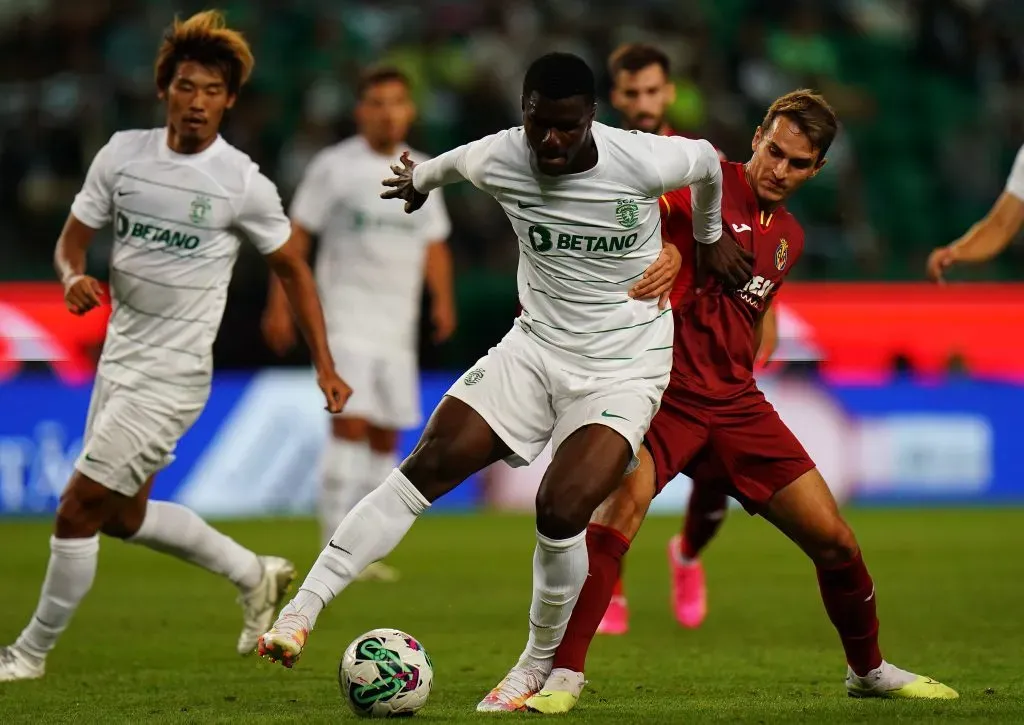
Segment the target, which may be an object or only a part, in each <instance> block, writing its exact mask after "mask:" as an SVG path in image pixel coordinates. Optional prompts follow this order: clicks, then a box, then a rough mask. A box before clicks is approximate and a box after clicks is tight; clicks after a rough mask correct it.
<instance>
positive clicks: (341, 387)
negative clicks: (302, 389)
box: [316, 370, 352, 414]
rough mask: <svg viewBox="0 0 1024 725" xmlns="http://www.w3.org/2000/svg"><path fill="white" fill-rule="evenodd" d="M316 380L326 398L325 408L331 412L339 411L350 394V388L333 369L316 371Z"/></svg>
mask: <svg viewBox="0 0 1024 725" xmlns="http://www.w3.org/2000/svg"><path fill="white" fill-rule="evenodd" d="M316 382H317V384H318V385H319V386H320V390H322V391H323V392H324V398H325V399H326V400H327V405H326V407H325V410H326V411H327V412H328V413H331V414H336V413H340V412H341V411H342V410H343V409H344V408H345V403H347V402H348V399H349V396H351V395H352V388H350V387H349V386H348V383H346V382H345V381H344V380H342V379H341V376H339V375H338V373H336V372H334V371H333V370H330V371H328V372H325V373H318V374H317V376H316Z"/></svg>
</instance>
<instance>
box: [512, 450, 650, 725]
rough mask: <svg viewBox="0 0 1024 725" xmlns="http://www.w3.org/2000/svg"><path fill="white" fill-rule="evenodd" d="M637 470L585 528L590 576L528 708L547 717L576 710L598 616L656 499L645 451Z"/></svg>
mask: <svg viewBox="0 0 1024 725" xmlns="http://www.w3.org/2000/svg"><path fill="white" fill-rule="evenodd" d="M637 458H638V459H639V465H638V466H637V468H636V469H635V470H634V471H633V472H632V473H630V474H629V475H628V476H626V478H625V479H624V480H623V482H622V484H621V485H620V486H619V487H618V488H617V489H615V491H613V492H612V494H611V495H610V496H608V498H607V499H605V501H604V502H603V503H602V504H601V505H600V506H599V507H598V509H597V511H595V512H594V515H593V517H592V518H591V523H590V525H589V526H588V527H587V552H588V555H589V562H590V564H589V576H588V577H587V580H586V583H585V584H584V585H583V589H582V591H581V592H580V596H579V599H578V600H577V601H576V606H575V607H574V608H573V611H572V616H571V617H570V618H569V624H568V626H567V627H566V630H565V636H564V637H563V638H562V641H561V643H560V644H559V645H558V649H557V650H556V652H555V658H554V661H553V663H552V665H553V667H552V670H551V674H550V675H549V676H548V678H547V680H546V681H545V682H544V686H543V687H542V688H541V690H540V692H538V693H537V694H536V695H534V696H532V697H530V698H529V699H527V700H526V703H525V704H526V707H527V708H528V709H530V710H533V711H536V712H542V713H546V714H557V713H564V712H568V711H569V710H571V709H572V708H573V707H575V706H576V703H577V702H578V701H579V698H580V693H581V692H582V691H583V685H584V684H585V680H584V676H583V673H584V667H585V665H586V658H587V651H588V650H589V649H590V644H591V642H592V641H593V639H594V635H595V634H596V632H597V628H598V626H599V623H600V621H602V613H604V616H605V617H607V607H609V606H610V603H611V602H612V601H613V600H614V591H615V582H616V581H617V580H618V578H619V575H620V573H621V562H622V557H623V556H625V554H626V552H627V551H628V550H629V545H630V543H631V542H632V541H633V539H634V538H635V537H636V534H637V532H638V531H639V530H640V525H641V524H642V523H643V520H644V517H645V516H646V515H647V510H648V509H649V508H650V505H651V501H652V500H653V499H654V491H655V470H654V461H653V459H652V458H651V454H650V452H649V451H648V450H647V448H646V447H645V446H642V447H641V448H640V450H639V451H637Z"/></svg>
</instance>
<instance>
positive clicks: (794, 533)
mask: <svg viewBox="0 0 1024 725" xmlns="http://www.w3.org/2000/svg"><path fill="white" fill-rule="evenodd" d="M762 515H763V516H764V517H765V518H766V519H767V520H768V521H770V522H771V523H772V524H774V525H775V526H776V527H777V528H778V529H779V530H780V531H782V532H783V533H784V534H786V536H788V537H789V538H790V539H792V540H793V541H794V542H795V543H796V544H797V545H798V546H799V547H800V548H801V549H803V551H804V552H805V553H806V554H807V555H808V556H809V557H810V558H811V560H812V561H814V564H815V566H816V567H817V571H818V585H819V588H820V590H821V597H822V601H823V602H824V604H825V610H826V612H827V613H828V616H829V619H830V620H831V621H832V624H833V626H835V628H836V631H837V632H838V633H839V638H840V640H841V641H842V643H843V649H844V650H845V652H846V659H847V664H848V667H847V677H846V687H847V692H848V693H849V694H850V695H851V696H852V697H890V698H926V699H951V698H955V697H957V696H958V695H957V693H956V691H955V690H953V689H951V688H949V687H947V686H946V685H943V684H942V683H940V682H936V681H935V680H933V679H931V678H930V677H925V676H922V675H917V674H914V673H912V672H907V671H905V670H901V669H900V668H898V667H895V666H894V665H892V664H890V663H888V662H886V661H885V660H884V659H883V658H882V653H881V650H880V649H879V646H878V617H877V615H876V597H875V586H874V583H873V582H872V580H871V576H870V574H868V570H867V567H866V566H865V565H864V559H863V558H862V556H861V552H860V548H859V547H858V545H857V540H856V538H855V537H854V535H853V531H852V530H851V529H850V527H849V525H848V524H847V523H846V521H844V520H843V518H842V516H841V515H840V513H839V507H838V506H837V505H836V502H835V499H834V498H833V496H832V492H831V491H830V490H829V488H828V485H827V484H826V483H825V480H824V479H823V478H822V477H821V474H820V473H819V472H818V470H817V469H813V470H810V471H808V472H807V473H805V474H803V475H802V476H800V477H799V478H797V479H796V480H795V481H794V482H793V483H791V484H789V485H788V486H786V487H785V488H783V489H782V490H780V491H778V492H777V493H776V494H775V495H774V496H773V497H772V498H771V499H770V500H769V501H768V503H767V505H766V506H765V507H764V509H763V510H762Z"/></svg>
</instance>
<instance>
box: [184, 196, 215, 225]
mask: <svg viewBox="0 0 1024 725" xmlns="http://www.w3.org/2000/svg"><path fill="white" fill-rule="evenodd" d="M211 208H212V207H211V206H210V197H208V196H197V197H196V198H195V199H194V200H193V201H192V206H191V209H190V211H189V213H188V218H189V219H191V220H192V223H193V224H202V223H203V222H205V221H206V215H207V214H209V213H210V209H211Z"/></svg>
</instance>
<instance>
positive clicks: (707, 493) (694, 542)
mask: <svg viewBox="0 0 1024 725" xmlns="http://www.w3.org/2000/svg"><path fill="white" fill-rule="evenodd" d="M728 510H729V502H728V499H727V498H726V496H725V494H724V493H722V492H720V491H719V490H717V489H716V488H712V487H711V486H705V485H699V484H698V485H694V487H693V492H692V493H691V494H690V503H689V505H688V506H687V507H686V518H685V519H684V520H683V536H682V543H681V544H680V547H679V549H680V551H679V553H681V554H682V555H683V556H684V557H685V558H687V559H696V558H697V555H698V554H700V552H701V551H702V550H703V549H704V547H705V546H707V545H708V542H709V541H711V539H713V538H714V536H715V534H716V533H718V529H719V527H721V525H722V522H723V521H724V520H725V512H726V511H728Z"/></svg>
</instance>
